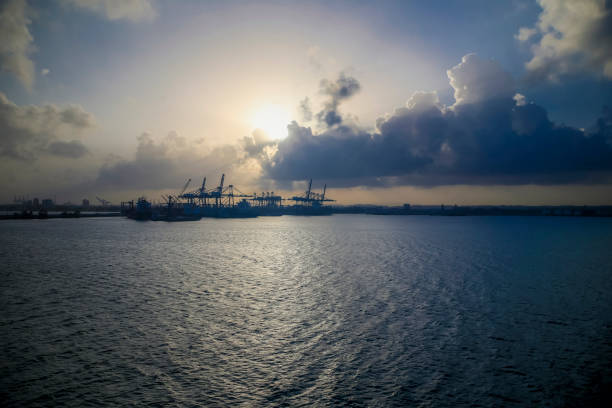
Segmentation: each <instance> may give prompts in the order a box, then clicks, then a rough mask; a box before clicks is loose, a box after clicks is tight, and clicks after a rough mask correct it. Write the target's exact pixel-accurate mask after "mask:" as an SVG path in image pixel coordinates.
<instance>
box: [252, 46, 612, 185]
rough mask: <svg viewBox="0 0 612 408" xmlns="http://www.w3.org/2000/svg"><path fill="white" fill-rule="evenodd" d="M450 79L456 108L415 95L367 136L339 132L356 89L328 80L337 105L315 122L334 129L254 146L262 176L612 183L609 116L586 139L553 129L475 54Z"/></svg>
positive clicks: (352, 83)
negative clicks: (342, 106) (267, 151)
mask: <svg viewBox="0 0 612 408" xmlns="http://www.w3.org/2000/svg"><path fill="white" fill-rule="evenodd" d="M448 78H449V82H450V84H451V86H452V87H453V88H454V91H455V99H456V100H455V103H454V104H453V105H452V106H442V105H441V104H440V103H439V101H438V98H437V95H436V94H435V93H430V92H417V93H415V94H414V95H412V97H411V98H410V99H409V100H408V102H407V103H406V106H404V107H401V108H398V109H396V110H395V112H393V113H392V114H390V115H386V116H384V117H381V118H379V119H378V120H377V123H376V130H375V131H374V132H367V131H364V130H362V129H359V128H357V127H355V126H346V125H343V124H342V118H341V117H340V115H339V113H338V107H339V105H340V102H341V101H342V100H344V99H346V98H348V97H350V96H351V95H353V94H354V93H355V92H356V91H357V90H358V89H359V86H358V82H357V81H356V80H355V79H354V78H347V77H345V76H341V77H340V79H339V80H338V81H337V82H336V83H331V82H325V84H327V89H330V91H329V95H330V96H331V97H330V101H329V102H328V103H327V104H325V106H324V109H323V110H322V111H321V112H323V113H324V114H322V113H319V114H318V116H319V117H320V118H322V119H323V120H324V122H325V123H326V124H327V125H328V128H327V129H325V130H324V131H322V132H321V133H315V132H313V130H312V129H311V128H309V127H304V126H300V125H299V124H298V123H297V122H292V123H291V124H290V125H289V126H288V137H287V138H286V139H283V140H281V141H279V142H278V143H277V144H276V145H275V146H274V150H273V153H272V154H265V155H264V154H261V150H258V149H257V148H256V146H257V145H258V143H257V141H256V140H254V139H253V140H250V141H249V143H250V151H251V152H256V153H257V154H256V155H254V156H253V157H255V158H256V159H257V160H258V161H259V162H260V163H261V166H262V169H263V176H264V177H265V178H269V179H272V180H276V181H278V182H281V183H283V182H285V183H286V182H290V181H295V180H304V179H309V178H317V179H323V180H330V181H332V180H333V183H334V185H336V186H340V185H342V186H356V185H381V184H387V185H400V184H411V185H422V186H434V185H448V184H531V183H536V184H558V183H585V182H586V183H589V182H601V181H602V180H606V179H608V180H609V177H610V170H612V146H611V143H612V137H611V133H610V111H609V110H607V111H606V112H605V116H604V117H603V118H602V119H601V120H600V121H598V124H597V125H596V126H594V127H593V128H592V129H590V130H589V131H586V132H585V131H583V130H580V129H575V128H572V127H568V126H563V125H559V124H555V123H553V122H551V121H550V120H549V119H548V116H547V113H546V111H545V110H544V108H542V107H540V106H538V105H536V104H534V103H528V102H527V101H526V100H525V97H524V96H523V95H520V94H517V93H516V91H515V88H514V81H513V80H512V77H511V76H510V75H509V74H508V73H507V72H505V71H504V70H503V69H502V68H501V66H500V65H499V64H498V63H497V62H495V61H492V60H484V59H481V58H479V57H478V56H476V55H474V54H469V55H466V56H465V57H463V59H462V61H461V63H460V64H458V65H457V66H455V67H453V68H452V69H450V70H449V71H448ZM345 84H348V85H346V86H345ZM336 95H339V96H336ZM330 117H331V118H332V120H327V119H326V118H330ZM266 146H267V147H268V148H270V143H269V142H266Z"/></svg>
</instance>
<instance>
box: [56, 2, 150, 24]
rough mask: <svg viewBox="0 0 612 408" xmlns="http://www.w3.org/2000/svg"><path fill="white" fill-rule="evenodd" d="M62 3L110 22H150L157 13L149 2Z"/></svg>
mask: <svg viewBox="0 0 612 408" xmlns="http://www.w3.org/2000/svg"><path fill="white" fill-rule="evenodd" d="M62 3H63V4H64V5H65V6H68V7H74V8H79V9H83V10H86V11H88V12H90V13H93V14H97V15H99V16H101V17H104V18H106V19H108V20H111V21H116V20H128V21H132V22H138V21H151V20H154V19H155V17H157V12H156V11H155V8H154V7H153V4H152V3H151V1H150V0H62Z"/></svg>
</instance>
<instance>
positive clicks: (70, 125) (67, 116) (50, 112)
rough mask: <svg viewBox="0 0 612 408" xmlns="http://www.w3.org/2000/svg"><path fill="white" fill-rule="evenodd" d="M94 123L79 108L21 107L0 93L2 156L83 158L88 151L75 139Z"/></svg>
mask: <svg viewBox="0 0 612 408" xmlns="http://www.w3.org/2000/svg"><path fill="white" fill-rule="evenodd" d="M94 124H95V121H94V117H93V115H92V114H90V113H88V112H86V111H85V110H83V108H81V107H80V106H76V105H69V106H66V107H58V106H56V105H51V104H47V105H42V106H37V105H29V106H18V105H16V104H14V103H13V102H11V101H10V100H9V99H8V98H7V97H6V95H4V94H3V93H2V92H0V157H2V156H4V157H9V158H13V159H34V158H35V157H36V156H37V154H39V153H46V154H52V155H56V156H62V157H72V158H77V157H81V156H82V155H84V154H85V153H87V149H86V148H85V146H84V145H83V144H82V143H81V142H80V141H78V140H74V138H75V137H78V136H80V135H81V134H82V133H83V132H84V131H85V130H87V129H89V128H91V127H93V126H94ZM67 139H72V140H67Z"/></svg>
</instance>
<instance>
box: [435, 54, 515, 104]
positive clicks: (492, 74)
mask: <svg viewBox="0 0 612 408" xmlns="http://www.w3.org/2000/svg"><path fill="white" fill-rule="evenodd" d="M446 74H447V75H448V79H449V80H450V85H451V86H452V87H453V88H454V90H455V106H457V105H462V104H467V103H476V102H481V101H484V100H488V99H497V98H511V97H512V96H513V95H514V89H515V87H514V80H513V78H512V76H511V75H510V74H509V73H507V72H506V71H504V69H503V68H502V67H501V65H499V63H498V62H497V61H493V60H486V59H482V58H479V57H478V56H477V55H476V54H468V55H465V56H464V57H463V58H462V59H461V62H460V63H459V64H457V65H455V66H454V67H453V68H451V69H449V70H448V71H447V72H446Z"/></svg>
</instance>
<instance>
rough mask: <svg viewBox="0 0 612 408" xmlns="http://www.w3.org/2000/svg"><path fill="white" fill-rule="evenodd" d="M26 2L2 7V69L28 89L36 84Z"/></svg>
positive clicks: (17, 0)
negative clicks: (31, 56) (30, 55)
mask: <svg viewBox="0 0 612 408" xmlns="http://www.w3.org/2000/svg"><path fill="white" fill-rule="evenodd" d="M29 24H30V19H29V18H28V5H27V4H26V2H25V0H9V1H6V2H4V3H3V4H2V5H0V69H2V71H5V72H10V73H11V74H13V75H15V76H16V77H17V79H19V81H20V82H21V83H22V84H23V85H24V86H25V87H26V88H28V89H31V88H32V85H33V84H34V63H33V62H32V60H31V59H30V57H29V54H30V53H31V51H32V49H33V47H32V41H33V40H34V39H33V38H32V35H31V34H30V30H29V29H28V25H29Z"/></svg>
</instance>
